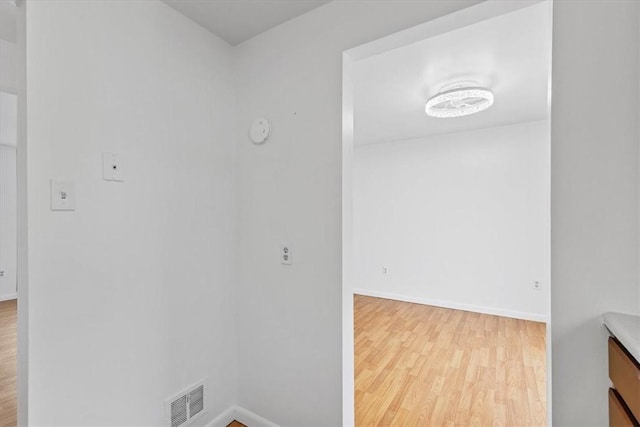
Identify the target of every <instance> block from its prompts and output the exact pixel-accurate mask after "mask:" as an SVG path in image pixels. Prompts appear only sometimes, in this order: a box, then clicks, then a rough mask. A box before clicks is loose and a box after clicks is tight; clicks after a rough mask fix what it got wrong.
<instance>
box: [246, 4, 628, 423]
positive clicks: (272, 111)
mask: <svg viewBox="0 0 640 427" xmlns="http://www.w3.org/2000/svg"><path fill="white" fill-rule="evenodd" d="M470 3H471V2H467V3H459V2H455V3H454V2H410V1H409V2H386V1H379V2H371V3H366V4H365V3H363V2H332V3H329V4H328V5H325V6H323V7H321V8H318V9H316V10H314V11H312V12H310V13H307V14H305V15H303V16H301V17H299V18H297V19H293V20H291V21H288V22H287V23H285V24H283V25H281V26H279V27H277V28H275V29H273V30H271V31H269V32H267V33H264V34H262V35H259V36H257V37H255V38H253V39H251V40H249V41H247V42H245V43H243V44H241V45H239V46H238V47H237V48H236V51H235V56H236V60H237V63H236V75H237V78H236V82H237V85H238V92H237V103H238V117H237V127H236V129H237V135H238V139H237V150H238V160H237V168H238V172H237V178H236V181H237V184H236V188H237V192H238V193H237V194H238V196H237V197H238V239H239V241H238V255H239V257H238V261H237V266H238V295H239V300H240V301H242V303H243V304H244V306H243V310H242V312H241V313H238V314H239V322H238V332H239V334H238V336H239V343H238V349H239V350H240V353H239V355H238V366H239V389H238V399H239V402H240V404H242V405H243V406H245V407H247V408H249V409H251V410H254V411H256V412H258V413H260V414H261V415H264V416H265V417H267V418H271V419H273V420H274V421H276V422H279V423H281V424H283V425H294V424H301V423H303V422H304V424H306V425H313V424H316V425H318V424H325V425H329V424H337V423H339V422H340V414H339V413H340V396H339V395H338V390H340V381H341V379H340V375H341V366H340V351H341V348H340V347H341V340H340V324H339V323H340V316H341V313H340V299H341V295H340V286H341V285H340V270H341V262H340V260H341V256H340V250H341V246H340V245H341V230H340V222H341V215H340V211H341V206H340V203H341V201H340V162H341V95H342V87H341V71H342V69H341V52H342V51H343V50H345V49H347V48H350V47H354V46H356V45H359V44H361V43H365V42H368V41H371V40H374V39H376V38H379V37H381V36H384V35H387V34H389V33H393V32H396V31H399V30H401V29H403V28H406V27H408V26H411V25H415V24H418V23H421V22H424V21H426V20H429V19H432V18H434V17H438V16H442V15H445V14H447V13H450V12H452V11H454V10H456V9H458V8H461V7H463V6H465V5H469V4H470ZM637 5H638V3H637V2H613V3H612V2H604V1H571V2H566V1H557V2H555V3H554V42H553V48H554V54H553V59H554V63H553V68H554V71H553V80H554V81H553V86H554V100H553V102H554V111H553V115H552V126H553V133H552V140H551V146H552V169H551V170H552V174H551V180H552V181H551V182H552V184H551V194H552V203H551V206H552V222H551V225H552V247H551V253H552V264H551V265H552V280H551V290H552V301H553V307H552V320H551V321H552V328H553V340H554V342H553V345H554V353H553V370H554V378H553V381H554V389H553V410H554V424H555V425H558V426H567V425H576V426H577V425H603V424H605V422H606V421H605V420H606V414H607V409H606V404H607V403H606V402H607V400H606V353H605V351H606V350H605V349H606V341H605V336H604V333H603V331H602V329H601V326H600V314H601V313H602V312H604V311H607V310H622V311H634V310H636V311H637V309H638V307H637V302H638V300H639V299H638V295H637V293H638V233H637V230H638V148H637V144H638V135H637V127H636V120H637V117H638V111H637V99H636V97H637V93H638V91H637V84H638V78H637V76H638V68H637V56H638V46H637V44H638V37H637V28H638V25H637V17H638V13H637V9H636V8H637ZM614 81H615V82H616V84H615V86H616V87H627V88H629V90H628V91H624V93H623V95H622V98H621V102H622V106H623V107H627V108H616V109H602V108H599V106H600V104H599V100H600V99H607V97H608V96H609V90H610V89H611V82H614ZM585 88H589V90H585ZM594 91H595V93H597V94H599V95H601V98H599V97H594V96H593V94H594ZM576 101H579V102H576ZM294 113H295V114H294ZM257 116H265V117H268V118H270V119H272V120H273V122H274V133H273V137H272V138H271V140H270V141H269V142H267V144H266V145H263V146H261V147H254V146H252V145H251V144H250V143H249V141H248V139H247V137H246V133H247V126H248V124H249V123H250V122H251V120H253V119H254V118H255V117H257ZM554 236H555V237H554ZM284 239H287V240H289V241H290V242H291V243H292V244H293V245H294V250H295V252H294V257H293V259H295V260H296V261H294V264H293V265H292V266H291V267H285V266H281V265H280V264H279V263H278V244H279V242H280V241H282V240H284ZM309 390H312V392H311V393H310V392H309Z"/></svg>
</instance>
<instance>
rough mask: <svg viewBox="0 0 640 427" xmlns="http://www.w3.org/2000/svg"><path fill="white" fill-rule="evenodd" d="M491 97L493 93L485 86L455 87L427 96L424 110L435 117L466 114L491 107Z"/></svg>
mask: <svg viewBox="0 0 640 427" xmlns="http://www.w3.org/2000/svg"><path fill="white" fill-rule="evenodd" d="M493 99H494V97H493V93H492V92H491V91H490V90H489V89H487V88H484V87H457V88H454V89H450V90H445V91H443V92H440V93H437V94H435V95H434V96H432V97H431V98H429V100H428V101H427V104H426V106H425V112H426V113H427V114H428V115H429V116H432V117H437V118H447V117H461V116H468V115H469V114H474V113H479V112H480V111H483V110H486V109H487V108H489V107H491V105H492V104H493ZM468 100H470V101H471V103H469V102H467V101H468ZM474 100H475V102H474Z"/></svg>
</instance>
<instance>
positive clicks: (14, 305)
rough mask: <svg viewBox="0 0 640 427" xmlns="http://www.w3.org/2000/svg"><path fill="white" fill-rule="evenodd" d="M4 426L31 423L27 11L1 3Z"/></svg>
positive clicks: (0, 372)
mask: <svg viewBox="0 0 640 427" xmlns="http://www.w3.org/2000/svg"><path fill="white" fill-rule="evenodd" d="M0 16H2V25H0V407H1V408H2V410H1V411H0V427H4V426H15V425H27V342H28V340H27V318H28V316H27V309H26V307H27V292H26V273H27V269H26V259H27V250H26V249H27V246H26V243H27V234H26V217H27V215H26V132H25V128H26V127H25V124H26V105H25V94H26V48H25V44H26V43H25V41H26V26H25V22H26V14H25V5H24V2H8V1H2V2H0Z"/></svg>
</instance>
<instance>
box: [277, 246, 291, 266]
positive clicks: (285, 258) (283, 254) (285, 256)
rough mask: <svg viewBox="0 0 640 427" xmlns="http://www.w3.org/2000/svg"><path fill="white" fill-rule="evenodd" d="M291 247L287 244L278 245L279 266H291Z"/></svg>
mask: <svg viewBox="0 0 640 427" xmlns="http://www.w3.org/2000/svg"><path fill="white" fill-rule="evenodd" d="M291 252H292V251H291V245H290V244H288V243H282V244H280V264H284V265H291V263H292V260H291Z"/></svg>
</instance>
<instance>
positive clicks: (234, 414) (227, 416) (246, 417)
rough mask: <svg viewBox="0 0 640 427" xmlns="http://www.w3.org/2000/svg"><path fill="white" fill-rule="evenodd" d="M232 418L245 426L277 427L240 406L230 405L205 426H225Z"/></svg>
mask: <svg viewBox="0 0 640 427" xmlns="http://www.w3.org/2000/svg"><path fill="white" fill-rule="evenodd" d="M233 420H236V421H239V422H241V423H242V424H244V425H246V426H247V427H279V426H278V425H277V424H275V423H273V422H271V421H269V420H267V419H266V418H263V417H261V416H260V415H258V414H254V413H253V412H251V411H249V410H247V409H244V408H241V407H240V406H231V407H229V408H227V409H226V410H225V411H224V412H222V413H221V414H220V415H218V416H217V417H216V418H214V419H213V421H211V422H210V423H208V424H207V425H206V427H226V426H227V425H229V423H230V422H231V421H233Z"/></svg>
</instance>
